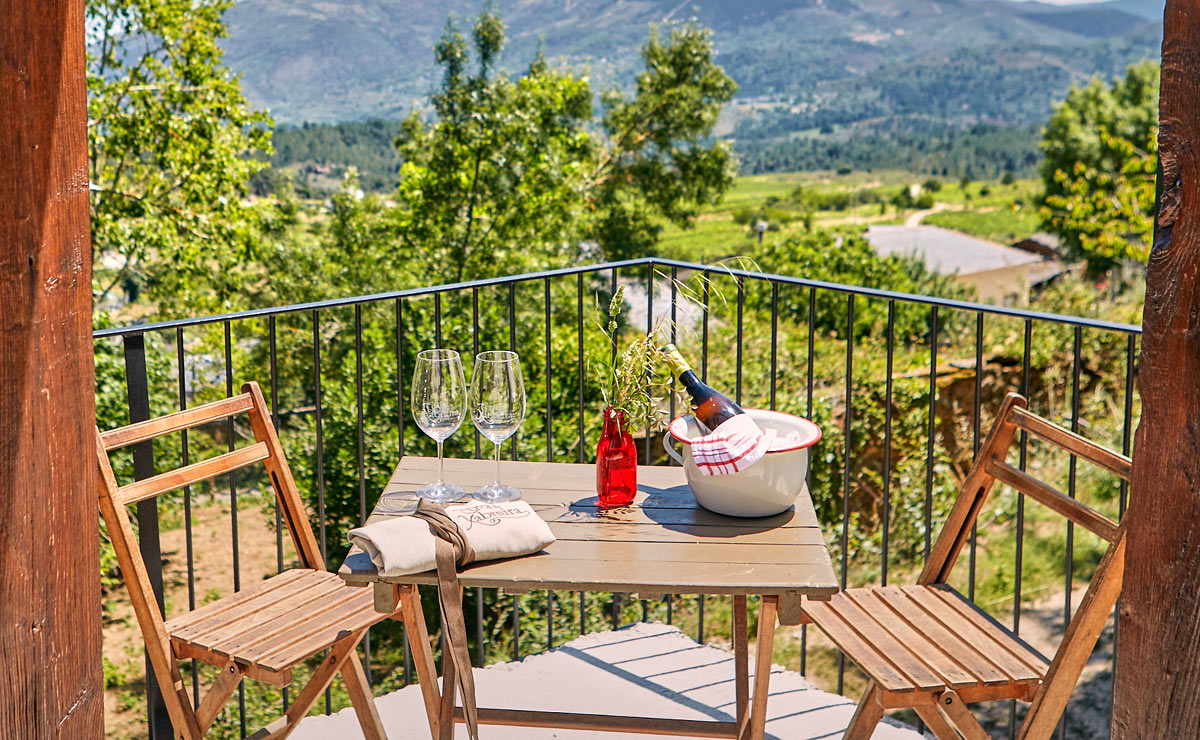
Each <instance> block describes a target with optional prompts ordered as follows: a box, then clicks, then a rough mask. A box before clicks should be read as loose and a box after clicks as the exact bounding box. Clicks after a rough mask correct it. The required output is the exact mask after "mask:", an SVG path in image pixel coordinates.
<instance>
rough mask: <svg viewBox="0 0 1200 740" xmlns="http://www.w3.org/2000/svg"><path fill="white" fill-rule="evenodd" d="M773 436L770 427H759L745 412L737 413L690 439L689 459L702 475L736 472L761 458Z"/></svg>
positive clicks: (773, 431)
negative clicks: (706, 432) (710, 429)
mask: <svg viewBox="0 0 1200 740" xmlns="http://www.w3.org/2000/svg"><path fill="white" fill-rule="evenodd" d="M774 440H775V430H774V429H769V430H767V431H763V429H762V428H761V427H759V426H758V424H757V423H755V421H754V419H751V418H750V416H749V415H748V414H738V415H737V416H734V417H732V418H730V419H728V420H726V421H725V422H724V423H722V424H721V425H720V426H719V427H717V428H716V429H714V430H713V432H712V433H711V434H708V435H706V436H704V437H696V438H694V439H692V440H690V441H691V449H692V462H694V463H695V464H696V467H697V468H699V470H700V472H701V473H703V474H704V475H729V474H731V473H737V472H740V471H742V470H745V469H746V468H748V467H750V466H751V465H753V464H754V463H756V462H758V461H759V460H761V459H762V456H763V455H765V454H767V450H769V449H771V444H772V442H774Z"/></svg>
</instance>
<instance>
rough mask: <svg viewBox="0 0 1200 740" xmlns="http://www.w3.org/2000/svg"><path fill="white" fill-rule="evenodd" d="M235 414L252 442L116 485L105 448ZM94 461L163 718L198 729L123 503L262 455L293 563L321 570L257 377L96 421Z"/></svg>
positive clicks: (110, 532) (195, 733)
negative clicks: (207, 395)
mask: <svg viewBox="0 0 1200 740" xmlns="http://www.w3.org/2000/svg"><path fill="white" fill-rule="evenodd" d="M241 414H246V415H247V416H248V417H249V421H250V428H251V430H252V432H253V434H254V439H255V443H254V444H251V445H247V446H245V447H241V448H239V449H235V450H233V451H231V452H226V453H224V454H222V455H218V456H216V457H212V458H209V459H207V460H202V461H200V462H197V463H193V464H191V465H185V466H183V467H181V468H176V469H174V470H169V471H167V472H164V473H159V474H157V475H155V476H153V477H150V478H146V479H144V480H140V481H135V482H133V483H129V484H127V485H124V486H118V485H117V480H116V475H115V474H114V473H113V468H112V463H111V461H110V460H109V456H108V453H109V452H111V451H112V450H115V449H119V448H122V447H128V446H129V445H133V444H137V443H139V442H149V441H150V440H153V439H154V438H156V437H161V436H163V435H166V434H171V433H174V432H180V431H183V430H185V429H191V428H193V427H197V426H200V425H202V424H207V423H209V422H213V421H218V420H222V419H227V418H229V417H231V416H239V415H241ZM96 462H97V474H98V483H97V489H98V494H99V503H100V513H101V515H102V516H103V517H104V521H105V523H106V524H107V525H108V536H109V538H110V539H111V540H112V544H113V550H114V551H115V553H116V556H117V563H118V564H119V565H120V566H121V574H122V576H123V577H124V580H125V586H126V588H127V590H128V592H129V600H130V602H131V604H132V605H133V609H134V613H135V614H136V615H137V620H138V626H139V627H140V628H141V631H142V637H143V638H144V639H145V641H146V651H147V653H148V654H149V657H150V662H151V665H152V666H153V667H154V673H155V675H156V677H157V678H158V681H159V685H160V687H161V688H162V690H163V694H164V697H167V701H166V705H167V709H168V712H169V713H170V715H171V721H172V723H173V724H174V726H175V727H176V728H184V727H186V728H188V732H189V733H191V734H190V735H189V736H199V735H200V734H201V730H200V727H199V725H198V724H197V720H196V716H195V713H193V712H191V704H190V700H189V699H188V697H187V690H186V688H185V684H184V681H183V680H182V678H181V676H180V672H179V664H178V661H176V660H175V658H174V654H173V652H172V650H171V642H170V636H169V635H168V634H167V630H166V624H165V622H164V621H163V616H162V614H161V613H160V612H159V610H158V605H157V603H156V600H155V597H154V591H153V588H152V587H151V583H150V578H149V575H148V573H147V571H146V564H145V562H144V561H143V560H142V556H141V551H140V550H139V549H138V542H137V535H135V534H134V531H133V525H132V524H131V522H130V520H129V509H128V506H129V505H130V504H134V503H136V502H138V501H144V500H146V499H149V498H152V497H154V496H158V495H160V494H163V493H167V492H169V491H174V490H177V489H179V488H183V487H184V486H189V485H192V484H194V483H199V482H200V481H204V480H208V479H210V478H214V477H216V476H218V475H223V474H225V473H229V472H231V471H233V470H237V469H239V468H244V467H246V466H248V465H251V464H253V463H257V462H262V463H263V465H264V467H265V468H266V471H267V473H268V475H269V476H270V479H271V485H272V487H273V488H274V489H275V499H276V501H277V502H278V504H279V510H280V514H281V515H282V517H283V519H284V521H285V523H286V525H287V528H288V532H289V533H290V534H291V537H292V542H293V543H294V544H295V546H296V552H297V554H298V555H299V556H300V560H301V562H302V563H303V565H304V566H305V567H308V568H317V569H322V570H323V569H324V567H325V565H324V562H323V561H322V559H321V550H320V547H319V546H318V544H317V540H316V537H315V536H314V535H313V531H312V527H311V526H310V525H309V522H308V517H307V515H306V514H305V511H304V504H303V502H302V501H301V500H300V494H299V492H298V491H297V489H296V481H295V479H294V478H293V477H292V471H291V469H290V468H289V467H288V464H287V460H286V459H285V458H284V455H283V447H282V446H281V445H280V444H279V437H278V435H276V433H275V426H274V425H273V424H272V423H271V415H270V412H269V411H268V409H267V405H266V402H265V401H264V400H263V395H262V390H261V389H259V387H258V383H253V382H251V383H246V384H245V385H243V386H242V393H241V395H238V396H234V397H232V398H226V399H223V400H220V401H214V402H213V403H207V404H204V405H202V406H196V407H194V408H190V409H187V410H185V411H179V412H176V413H174V414H168V415H167V416H162V417H159V418H157V419H150V420H148V421H142V422H138V423H136V424H130V425H129V426H124V427H120V428H117V429H112V430H109V431H107V432H101V431H100V430H99V428H97V429H96Z"/></svg>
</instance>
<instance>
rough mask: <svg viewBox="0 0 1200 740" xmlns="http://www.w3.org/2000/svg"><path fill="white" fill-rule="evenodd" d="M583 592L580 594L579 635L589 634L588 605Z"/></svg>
mask: <svg viewBox="0 0 1200 740" xmlns="http://www.w3.org/2000/svg"><path fill="white" fill-rule="evenodd" d="M585 602H586V599H585V597H584V594H583V592H582V591H580V592H579V634H580V635H583V634H586V633H587V604H586V603H585Z"/></svg>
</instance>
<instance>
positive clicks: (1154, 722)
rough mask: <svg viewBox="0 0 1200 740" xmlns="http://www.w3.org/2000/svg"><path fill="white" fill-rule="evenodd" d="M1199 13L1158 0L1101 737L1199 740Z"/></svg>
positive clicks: (1172, 0)
mask: <svg viewBox="0 0 1200 740" xmlns="http://www.w3.org/2000/svg"><path fill="white" fill-rule="evenodd" d="M1198 99H1200V10H1198V9H1197V6H1196V2H1195V0H1167V3H1166V9H1165V12H1164V17H1163V46H1162V86H1161V94H1160V99H1159V133H1158V146H1159V176H1158V191H1159V199H1158V217H1157V220H1156V222H1155V225H1154V247H1153V249H1152V250H1151V252H1150V263H1149V265H1148V267H1147V270H1146V308H1145V312H1144V315H1143V318H1142V329H1143V335H1142V337H1143V338H1142V357H1141V363H1140V368H1139V371H1138V388H1139V390H1140V391H1141V399H1142V418H1141V423H1140V424H1139V426H1138V431H1137V436H1136V437H1135V440H1134V449H1133V479H1132V485H1131V488H1130V490H1131V495H1130V506H1129V510H1128V511H1127V512H1126V514H1125V518H1126V525H1125V526H1126V533H1127V534H1126V536H1127V543H1126V544H1127V548H1126V554H1125V590H1124V593H1123V594H1122V597H1121V609H1120V612H1121V615H1120V640H1119V641H1118V645H1117V666H1116V674H1115V679H1116V685H1115V687H1114V699H1113V720H1112V737H1113V739H1114V740H1132V739H1133V738H1147V737H1162V738H1167V737H1171V738H1175V737H1178V738H1183V737H1200V712H1198V711H1196V708H1197V707H1198V706H1200V629H1198V628H1197V621H1198V619H1200V618H1198V617H1197V615H1198V614H1200V462H1197V461H1200V422H1198V421H1197V420H1200V112H1198V111H1197V108H1196V101H1197V100H1198Z"/></svg>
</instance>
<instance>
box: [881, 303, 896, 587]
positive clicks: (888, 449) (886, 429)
mask: <svg viewBox="0 0 1200 740" xmlns="http://www.w3.org/2000/svg"><path fill="white" fill-rule="evenodd" d="M895 354H896V301H895V299H891V298H889V299H888V314H887V370H886V371H885V372H886V373H887V379H886V381H885V391H884V400H883V515H882V516H881V517H880V518H881V519H882V521H881V522H880V526H881V527H882V530H881V534H882V542H881V545H882V550H883V555H882V557H881V559H880V563H879V566H880V569H879V584H880V585H881V586H886V585H887V582H888V580H887V579H888V544H889V540H888V536H889V535H888V530H889V529H890V528H891V522H892V368H893V365H894V359H895Z"/></svg>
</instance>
